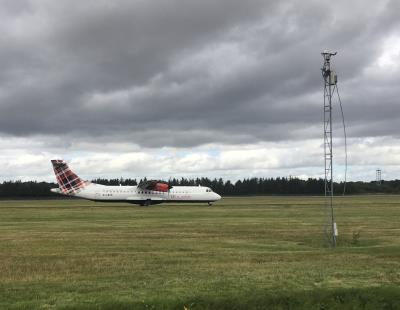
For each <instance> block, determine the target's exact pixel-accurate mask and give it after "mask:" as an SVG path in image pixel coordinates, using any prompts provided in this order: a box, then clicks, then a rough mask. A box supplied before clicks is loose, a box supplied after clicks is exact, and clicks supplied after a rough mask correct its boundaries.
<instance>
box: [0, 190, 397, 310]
mask: <svg viewBox="0 0 400 310" xmlns="http://www.w3.org/2000/svg"><path fill="white" fill-rule="evenodd" d="M335 205H336V206H335V213H336V219H337V223H338V228H339V237H338V246H337V248H335V249H333V248H329V247H328V246H327V242H326V239H325V236H324V233H323V227H324V224H325V217H324V208H323V198H322V197H244V198H243V197H242V198H224V199H223V200H222V201H220V202H218V203H216V204H215V205H214V206H213V207H208V206H206V205H204V204H192V205H190V204H185V205H183V204H181V205H175V204H164V205H157V206H151V207H140V206H135V205H129V204H123V203H119V204H104V203H95V202H89V201H83V200H65V201H57V200H48V201H1V202H0V309H86V310H89V309H184V307H186V308H187V309H346V308H347V309H358V308H360V309H400V286H399V285H400V196H359V197H345V198H342V197H338V198H337V199H336V200H335Z"/></svg>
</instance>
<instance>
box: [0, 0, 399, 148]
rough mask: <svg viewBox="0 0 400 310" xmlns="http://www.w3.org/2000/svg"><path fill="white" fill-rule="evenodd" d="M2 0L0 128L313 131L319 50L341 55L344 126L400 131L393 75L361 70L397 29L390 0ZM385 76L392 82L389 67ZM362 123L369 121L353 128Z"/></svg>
mask: <svg viewBox="0 0 400 310" xmlns="http://www.w3.org/2000/svg"><path fill="white" fill-rule="evenodd" d="M0 5H1V7H2V10H1V11H2V13H1V14H2V17H3V18H2V22H0V23H1V25H2V26H3V29H5V32H4V34H3V35H2V37H1V38H0V69H1V70H0V83H1V84H0V131H1V132H2V133H5V134H9V135H19V136H25V135H35V134H41V135H58V136H61V137H64V139H65V138H67V139H79V138H82V139H93V140H99V141H104V140H108V139H111V140H121V141H126V142H130V143H138V144H140V145H142V146H150V147H162V146H165V145H172V146H195V145H199V144H203V143H210V142H219V143H221V142H222V143H233V144H235V143H243V142H258V141H262V140H264V141H279V140H286V139H306V138H313V137H316V136H319V135H320V133H319V123H320V120H321V113H322V111H320V110H321V107H320V105H321V98H322V89H321V87H322V80H321V76H320V69H319V68H320V67H321V63H322V57H321V56H320V54H319V53H320V52H321V50H323V49H325V48H329V47H331V48H334V49H336V50H338V51H339V54H338V56H336V57H335V59H334V65H335V66H336V69H337V71H338V72H339V81H340V83H341V84H340V86H341V92H342V97H343V100H344V101H345V105H346V106H345V107H346V115H347V119H348V122H349V124H350V128H349V132H350V134H351V135H354V136H380V135H394V134H395V133H396V132H399V130H398V128H396V127H398V125H396V126H394V123H396V124H398V123H399V122H398V121H397V120H396V118H397V116H396V114H397V115H399V113H392V112H391V111H393V110H395V109H396V111H397V110H398V108H397V105H398V104H397V102H396V99H395V98H398V97H399V95H400V91H399V90H398V87H397V85H396V83H386V82H385V83H384V85H383V86H382V87H383V88H379V87H377V88H374V87H370V86H371V85H369V82H370V81H374V83H376V84H375V85H379V84H380V83H383V82H382V81H385V80H388V79H389V80H390V76H388V75H385V74H383V75H382V74H381V75H379V74H378V73H377V72H376V70H375V71H374V69H371V70H367V69H368V68H369V67H371V66H373V65H374V63H375V62H376V61H377V59H378V58H379V56H380V55H381V54H382V47H383V44H384V42H385V40H386V39H387V38H388V37H390V36H396V35H400V33H398V32H396V31H397V30H396V29H397V27H398V18H397V16H396V14H395V13H394V12H396V10H397V9H399V8H398V6H399V5H398V4H397V1H389V2H380V3H374V4H369V8H368V10H366V9H365V2H363V1H354V2H352V3H351V4H349V3H348V2H345V1H342V2H340V1H339V2H338V3H335V4H334V5H333V4H330V3H329V2H322V1H307V2H301V5H299V4H297V2H295V1H285V2H279V3H276V2H275V1H271V3H268V2H266V1H261V0H260V1H257V0H252V1H239V0H237V1H231V0H230V1H228V0H221V1H211V0H209V1H177V0H176V1H168V2H164V1H113V2H112V3H109V1H85V2H84V3H83V4H81V3H80V5H72V4H71V2H70V1H57V2H54V1H47V2H46V1H1V2H0ZM390 74H392V77H398V76H399V73H398V68H397V70H395V71H394V72H392V73H390ZM361 101H362V102H361ZM371 120H373V121H374V122H375V123H376V126H368V124H367V125H364V124H365V122H366V121H371ZM388 120H390V125H389V122H387V121H388ZM385 124H386V125H385ZM352 129H353V130H352ZM73 137H75V138H73Z"/></svg>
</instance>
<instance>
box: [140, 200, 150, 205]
mask: <svg viewBox="0 0 400 310" xmlns="http://www.w3.org/2000/svg"><path fill="white" fill-rule="evenodd" d="M141 205H142V206H144V207H148V206H150V205H151V199H146V200H145V201H144V202H143V203H142V204H141Z"/></svg>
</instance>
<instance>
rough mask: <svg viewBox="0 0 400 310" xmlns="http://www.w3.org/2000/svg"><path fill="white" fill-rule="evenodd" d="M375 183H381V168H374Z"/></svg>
mask: <svg viewBox="0 0 400 310" xmlns="http://www.w3.org/2000/svg"><path fill="white" fill-rule="evenodd" d="M376 184H377V185H381V184H382V170H381V169H376Z"/></svg>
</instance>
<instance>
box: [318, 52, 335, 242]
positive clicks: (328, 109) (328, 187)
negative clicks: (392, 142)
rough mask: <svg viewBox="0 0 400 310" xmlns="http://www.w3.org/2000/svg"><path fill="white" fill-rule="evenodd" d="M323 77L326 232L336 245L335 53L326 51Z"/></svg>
mask: <svg viewBox="0 0 400 310" xmlns="http://www.w3.org/2000/svg"><path fill="white" fill-rule="evenodd" d="M321 55H322V57H324V66H323V67H322V69H321V70H322V77H323V79H324V158H325V212H326V216H327V222H326V226H325V232H326V235H327V237H328V240H329V241H330V243H331V245H332V246H336V235H337V229H336V223H335V218H334V212H333V145H332V95H333V92H334V90H335V85H336V83H337V75H336V74H335V72H334V71H333V70H331V57H332V56H334V55H336V52H335V53H332V52H329V51H326V50H325V51H324V52H322V53H321Z"/></svg>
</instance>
